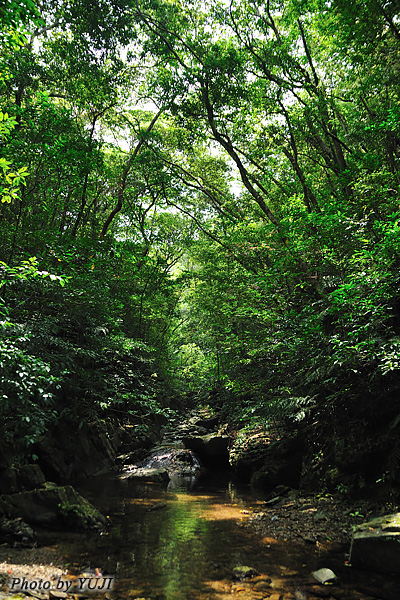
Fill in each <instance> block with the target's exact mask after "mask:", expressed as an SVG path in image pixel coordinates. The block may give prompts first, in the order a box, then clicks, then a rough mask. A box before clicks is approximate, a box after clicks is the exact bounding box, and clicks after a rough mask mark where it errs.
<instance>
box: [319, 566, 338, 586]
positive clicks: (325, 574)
mask: <svg viewBox="0 0 400 600" xmlns="http://www.w3.org/2000/svg"><path fill="white" fill-rule="evenodd" d="M313 577H314V579H316V580H317V581H319V583H322V584H325V583H328V582H332V581H335V580H336V579H337V577H336V575H335V573H334V572H333V571H331V569H325V568H324V569H318V571H314V573H313Z"/></svg>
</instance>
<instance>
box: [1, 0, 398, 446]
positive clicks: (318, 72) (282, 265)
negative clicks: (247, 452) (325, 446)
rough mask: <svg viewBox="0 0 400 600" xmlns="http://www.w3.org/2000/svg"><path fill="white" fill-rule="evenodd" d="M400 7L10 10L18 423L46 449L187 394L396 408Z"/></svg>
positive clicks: (5, 223)
mask: <svg viewBox="0 0 400 600" xmlns="http://www.w3.org/2000/svg"><path fill="white" fill-rule="evenodd" d="M399 17H400V16H399V12H398V4H397V3H396V2H394V1H384V0H355V1H354V2H345V1H344V0H329V1H328V0H308V1H307V2H305V1H303V0H282V1H278V0H277V1H275V0H272V1H270V0H268V1H267V2H261V1H258V0H232V1H231V2H225V1H219V0H210V1H209V2H198V1H196V0H182V1H180V0H143V1H140V2H139V1H134V0H100V1H96V2H94V1H92V0H37V2H36V3H34V2H32V1H30V0H15V1H10V0H3V1H2V2H0V24H1V29H2V36H1V39H0V42H1V45H2V52H1V58H0V60H1V68H0V73H1V75H0V78H1V79H0V86H1V112H0V136H1V157H0V167H1V171H0V197H1V203H0V215H1V219H0V261H1V263H0V266H1V272H0V273H1V289H0V294H1V302H0V319H1V337H0V352H1V358H0V366H1V373H0V383H1V388H2V393H3V398H2V404H1V406H0V411H1V413H2V418H3V422H4V427H5V429H6V431H7V427H9V419H10V411H11V410H13V411H17V414H19V415H20V416H21V420H20V423H21V425H20V432H19V434H20V439H21V444H22V445H23V446H24V447H27V448H29V447H30V445H31V444H33V443H34V441H35V440H36V439H37V437H38V436H39V435H41V434H42V433H43V431H45V430H46V428H49V427H51V426H52V424H54V423H55V422H57V419H60V418H65V416H66V415H67V416H68V415H69V416H71V415H73V416H74V415H75V416H76V415H78V416H79V418H87V417H88V415H93V414H97V415H99V414H110V413H112V412H113V411H114V413H117V412H121V413H125V414H130V415H133V416H134V415H143V414H146V413H147V412H149V411H150V412H151V411H158V412H163V413H164V414H166V415H168V414H170V412H171V410H172V409H175V408H176V406H175V405H174V404H173V403H171V401H170V399H169V396H171V394H172V395H175V396H176V397H178V396H180V397H186V398H191V399H192V400H193V398H194V399H195V401H197V402H210V401H212V399H213V398H214V400H215V399H217V400H216V402H217V403H218V402H219V403H222V402H227V403H228V405H229V407H230V408H229V410H230V412H231V414H232V415H233V416H235V417H237V418H240V419H246V418H248V417H250V416H252V418H262V419H268V418H270V417H271V415H276V414H284V415H289V416H293V418H301V415H304V414H306V412H307V410H310V409H311V408H314V409H315V407H317V409H318V410H321V411H324V414H326V415H330V417H329V418H332V422H334V421H335V419H336V418H339V417H341V418H342V417H343V415H344V414H345V413H346V411H347V410H350V409H349V407H352V406H354V407H356V408H354V410H357V411H363V410H365V411H367V412H368V411H369V412H368V414H372V413H376V412H378V414H385V413H386V412H389V413H390V415H391V416H390V419H392V418H393V419H395V418H396V414H397V413H398V412H400V411H399V409H398V407H397V408H396V402H394V398H397V395H398V394H397V390H398V388H399V383H400V378H399V366H400V312H399V311H400V303H399V252H400V236H399V219H400V207H399V169H400V102H399V90H400V88H399V73H400V18H399ZM166 390H169V391H168V392H167V391H166ZM168 395H169V396H168ZM382 399H384V402H382ZM377 402H378V404H377ZM378 407H379V408H378ZM14 414H15V412H14ZM74 418H75V417H74ZM399 420H400V419H398V420H397V421H395V425H394V426H395V427H397V425H398V422H399Z"/></svg>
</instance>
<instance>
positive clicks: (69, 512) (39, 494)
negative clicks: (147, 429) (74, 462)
mask: <svg viewBox="0 0 400 600" xmlns="http://www.w3.org/2000/svg"><path fill="white" fill-rule="evenodd" d="M0 510H2V512H3V513H5V514H7V515H8V516H9V517H11V518H13V517H21V518H22V519H23V520H25V521H26V522H27V523H31V524H34V525H42V526H45V527H52V528H65V527H67V528H68V529H87V528H90V527H95V526H100V525H105V523H106V519H105V517H104V516H103V515H102V514H101V513H100V512H99V511H98V510H97V509H96V508H95V507H94V506H92V504H90V502H88V500H86V498H83V496H81V495H80V494H78V492H77V491H76V490H75V489H74V488H73V487H72V486H70V485H66V486H60V487H51V488H50V489H39V490H31V491H27V492H20V493H18V494H9V495H6V496H3V497H2V498H1V500H0Z"/></svg>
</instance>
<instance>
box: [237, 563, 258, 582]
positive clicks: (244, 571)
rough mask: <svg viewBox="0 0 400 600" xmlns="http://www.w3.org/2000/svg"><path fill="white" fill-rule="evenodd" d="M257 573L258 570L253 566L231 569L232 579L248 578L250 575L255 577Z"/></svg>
mask: <svg viewBox="0 0 400 600" xmlns="http://www.w3.org/2000/svg"><path fill="white" fill-rule="evenodd" d="M256 575H258V571H256V569H253V567H247V566H240V567H235V568H234V569H233V579H237V580H240V581H241V580H242V579H250V578H251V577H255V576H256Z"/></svg>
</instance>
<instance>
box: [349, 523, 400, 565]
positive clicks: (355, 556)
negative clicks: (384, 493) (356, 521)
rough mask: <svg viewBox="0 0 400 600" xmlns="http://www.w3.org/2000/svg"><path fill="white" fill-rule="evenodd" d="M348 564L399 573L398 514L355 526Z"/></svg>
mask: <svg viewBox="0 0 400 600" xmlns="http://www.w3.org/2000/svg"><path fill="white" fill-rule="evenodd" d="M349 560H350V563H351V564H352V565H354V566H357V567H362V568H366V569H372V570H373V571H379V572H383V573H397V574H399V573H400V513H395V514H392V515H386V516H384V517H378V518H377V519H373V520H372V521H368V522H367V523H363V524H361V525H357V526H356V527H355V528H354V531H353V537H352V541H351V548H350V559H349Z"/></svg>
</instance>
